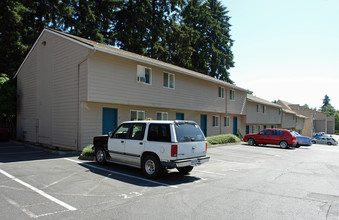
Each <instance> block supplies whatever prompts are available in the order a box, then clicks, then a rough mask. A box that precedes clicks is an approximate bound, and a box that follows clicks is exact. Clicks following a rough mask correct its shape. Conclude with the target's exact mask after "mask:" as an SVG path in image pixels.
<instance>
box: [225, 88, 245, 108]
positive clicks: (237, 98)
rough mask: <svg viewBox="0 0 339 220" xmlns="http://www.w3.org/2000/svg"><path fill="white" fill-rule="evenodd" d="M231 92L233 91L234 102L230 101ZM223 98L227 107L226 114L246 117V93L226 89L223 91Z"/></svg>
mask: <svg viewBox="0 0 339 220" xmlns="http://www.w3.org/2000/svg"><path fill="white" fill-rule="evenodd" d="M231 90H234V91H235V93H234V100H231V99H230V93H231ZM225 98H226V100H227V101H226V102H227V104H226V106H227V111H226V112H227V113H229V114H242V115H246V99H247V92H246V91H241V90H236V89H233V88H226V89H225Z"/></svg>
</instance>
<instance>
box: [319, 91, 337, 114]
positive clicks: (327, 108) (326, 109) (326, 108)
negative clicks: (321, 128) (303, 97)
mask: <svg viewBox="0 0 339 220" xmlns="http://www.w3.org/2000/svg"><path fill="white" fill-rule="evenodd" d="M330 101H331V99H330V97H328V95H325V97H324V99H323V105H322V106H321V108H320V111H321V112H323V113H325V114H326V115H327V116H334V115H335V113H336V110H335V109H334V107H333V106H332V105H331V104H330Z"/></svg>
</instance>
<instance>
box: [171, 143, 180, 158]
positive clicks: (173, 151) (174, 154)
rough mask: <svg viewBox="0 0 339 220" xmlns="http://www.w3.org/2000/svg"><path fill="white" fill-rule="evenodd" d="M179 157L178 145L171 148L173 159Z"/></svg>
mask: <svg viewBox="0 0 339 220" xmlns="http://www.w3.org/2000/svg"><path fill="white" fill-rule="evenodd" d="M177 155H178V145H172V146H171V157H176V156H177Z"/></svg>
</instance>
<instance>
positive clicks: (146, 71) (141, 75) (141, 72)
mask: <svg viewBox="0 0 339 220" xmlns="http://www.w3.org/2000/svg"><path fill="white" fill-rule="evenodd" d="M137 81H138V82H140V83H144V84H152V69H151V68H148V67H144V66H140V65H138V66H137Z"/></svg>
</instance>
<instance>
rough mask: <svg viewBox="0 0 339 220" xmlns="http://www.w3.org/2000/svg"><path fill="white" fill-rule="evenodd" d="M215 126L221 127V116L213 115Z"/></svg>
mask: <svg viewBox="0 0 339 220" xmlns="http://www.w3.org/2000/svg"><path fill="white" fill-rule="evenodd" d="M213 127H219V116H213Z"/></svg>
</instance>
